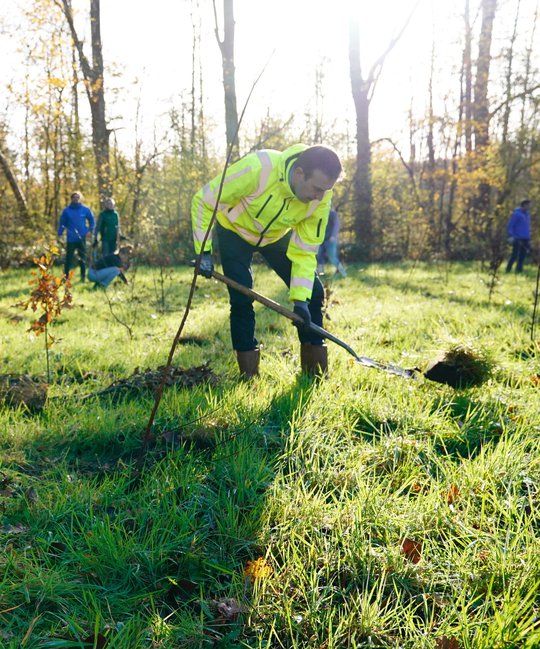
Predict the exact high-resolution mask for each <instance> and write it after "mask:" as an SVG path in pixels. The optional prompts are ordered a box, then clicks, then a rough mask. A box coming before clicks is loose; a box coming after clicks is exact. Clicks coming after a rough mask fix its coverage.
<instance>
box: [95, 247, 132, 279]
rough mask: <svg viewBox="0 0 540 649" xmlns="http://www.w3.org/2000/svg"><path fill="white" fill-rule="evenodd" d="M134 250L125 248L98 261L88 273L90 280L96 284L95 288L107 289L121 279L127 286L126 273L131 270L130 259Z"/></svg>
mask: <svg viewBox="0 0 540 649" xmlns="http://www.w3.org/2000/svg"><path fill="white" fill-rule="evenodd" d="M131 252H132V249H131V247H130V246H123V247H122V248H120V250H119V251H118V252H117V253H112V254H109V255H104V256H103V257H101V259H98V260H97V261H96V262H95V263H94V264H93V265H92V267H91V268H90V269H89V271H88V279H89V280H90V281H91V282H94V288H98V287H99V286H101V287H102V288H105V287H107V286H109V284H111V282H112V281H113V280H114V279H115V278H116V277H119V278H120V279H121V280H122V281H123V282H124V284H127V283H128V281H127V278H126V276H125V274H124V273H125V272H126V271H127V270H128V268H129V259H130V256H131Z"/></svg>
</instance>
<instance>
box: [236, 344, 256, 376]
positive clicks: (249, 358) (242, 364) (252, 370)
mask: <svg viewBox="0 0 540 649" xmlns="http://www.w3.org/2000/svg"><path fill="white" fill-rule="evenodd" d="M260 359H261V352H260V350H259V349H252V350H250V351H249V352H238V351H237V352H236V360H237V361H238V367H239V369H240V378H242V379H251V378H253V377H254V376H258V374H259V361H260Z"/></svg>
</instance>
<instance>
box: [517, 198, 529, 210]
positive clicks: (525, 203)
mask: <svg viewBox="0 0 540 649" xmlns="http://www.w3.org/2000/svg"><path fill="white" fill-rule="evenodd" d="M530 204H531V201H530V200H529V199H528V198H526V199H525V200H524V201H521V203H520V204H519V206H520V207H521V208H523V209H524V210H528V209H529V206H530Z"/></svg>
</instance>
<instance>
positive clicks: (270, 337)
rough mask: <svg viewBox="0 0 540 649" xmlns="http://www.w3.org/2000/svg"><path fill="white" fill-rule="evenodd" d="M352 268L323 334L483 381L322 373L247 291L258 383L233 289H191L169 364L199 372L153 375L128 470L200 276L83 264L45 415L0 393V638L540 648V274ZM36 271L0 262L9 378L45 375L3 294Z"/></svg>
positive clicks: (60, 327) (338, 368)
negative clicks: (535, 311)
mask: <svg viewBox="0 0 540 649" xmlns="http://www.w3.org/2000/svg"><path fill="white" fill-rule="evenodd" d="M349 271H350V273H349V277H348V278H347V279H344V280H343V279H340V280H336V281H334V282H332V281H331V282H329V285H328V298H329V299H328V305H327V319H326V320H325V326H326V328H327V329H329V330H331V331H332V332H333V333H335V334H336V335H337V336H339V337H340V338H342V339H343V340H345V341H346V342H347V343H348V344H350V345H351V346H352V347H353V348H354V349H355V350H356V351H357V352H358V353H359V354H362V355H365V356H369V357H372V358H374V359H376V360H380V361H385V362H390V363H395V364H398V365H401V366H403V367H407V368H413V367H418V368H421V369H423V368H425V367H426V365H427V364H428V363H429V362H430V361H431V360H433V359H434V358H436V357H437V355H438V353H439V352H440V351H444V350H446V349H448V347H449V346H451V345H454V344H456V343H457V344H462V345H468V346H471V347H473V348H475V349H477V350H481V351H482V352H483V353H485V354H486V355H488V356H489V358H491V361H492V363H493V371H492V374H491V376H490V378H489V379H488V380H486V381H485V382H484V383H482V384H481V385H480V386H477V387H474V388H468V389H462V390H456V389H453V388H451V387H449V386H447V385H443V384H440V383H436V382H433V381H429V380H428V379H426V378H424V377H423V375H422V374H420V375H419V378H418V380H408V379H404V378H400V377H397V376H392V375H389V374H387V373H384V372H381V371H378V370H374V369H368V368H365V367H363V366H361V365H358V364H355V363H354V362H353V361H352V357H351V356H350V355H349V354H347V352H346V351H344V350H343V349H341V348H340V347H338V346H336V345H333V344H332V343H329V356H330V363H331V368H330V369H331V373H330V376H329V378H328V379H327V380H323V381H320V382H313V381H311V380H309V379H308V378H307V377H299V375H298V366H299V358H298V355H299V354H298V352H299V350H298V343H297V340H296V331H295V329H294V327H292V325H291V324H290V322H289V321H287V320H286V319H285V318H282V317H281V316H279V315H276V314H275V313H273V312H271V311H269V310H267V309H266V310H265V309H264V308H263V307H259V306H257V307H256V310H257V318H258V336H259V338H260V340H261V342H262V343H263V348H262V364H261V376H260V377H259V378H258V379H257V380H254V381H252V382H249V383H244V382H240V381H238V379H237V372H236V364H235V361H234V358H233V355H232V352H231V350H230V342H229V331H228V306H227V295H226V289H225V288H224V286H223V285H221V284H218V283H217V282H214V281H207V280H204V279H199V280H198V289H197V291H196V294H195V298H194V302H193V305H192V309H191V312H190V314H189V317H188V320H187V324H186V327H185V330H184V332H183V334H182V336H183V341H182V343H181V344H180V345H179V347H178V350H177V352H176V355H175V359H174V365H175V366H178V367H179V368H183V369H189V368H199V369H198V370H196V371H195V376H196V377H197V376H199V374H197V372H199V373H200V375H201V376H202V374H203V370H201V369H200V368H201V366H203V365H204V364H205V363H208V367H207V374H208V376H210V377H211V378H212V377H213V380H212V381H209V382H207V383H204V382H203V383H201V384H199V385H195V386H192V387H181V386H175V385H172V386H168V387H166V388H165V390H164V394H163V399H162V402H161V405H160V408H159V410H158V413H157V416H156V420H155V424H154V433H155V440H154V441H153V442H152V444H151V445H150V446H149V448H148V449H147V450H146V452H145V454H144V457H143V460H144V462H143V463H142V464H141V461H140V457H141V456H140V451H141V442H142V438H143V435H144V431H145V428H146V424H147V422H148V419H149V416H150V413H151V410H152V405H153V403H154V400H153V394H152V392H151V391H150V390H145V389H144V386H143V385H142V384H141V383H140V382H139V383H138V382H137V381H138V377H142V376H144V372H145V370H147V369H152V370H156V368H158V367H159V366H160V365H163V363H164V362H165V360H166V358H167V355H168V352H169V349H170V346H171V343H172V340H173V338H174V335H175V333H176V330H177V328H178V325H179V323H180V320H181V318H182V315H183V311H184V308H185V304H186V300H187V296H188V293H189V287H190V283H191V278H192V270H191V269H188V268H174V269H167V270H166V272H160V270H159V269H151V268H139V269H137V270H136V272H135V273H134V272H131V271H130V272H131V275H130V278H131V280H132V282H131V285H130V286H128V287H124V286H123V285H119V284H114V285H113V286H111V287H110V288H109V289H108V290H107V292H106V293H105V292H103V291H101V290H100V291H93V290H91V288H90V287H89V286H87V285H81V284H80V283H79V282H78V280H77V279H75V282H74V287H73V294H74V301H73V306H72V308H70V309H69V310H65V311H64V312H63V313H62V314H61V315H60V317H59V319H58V321H57V322H56V323H55V324H54V325H53V328H52V333H53V335H54V336H55V338H56V339H57V340H56V343H55V344H54V346H53V347H52V350H51V357H50V360H51V375H52V376H51V383H50V386H49V391H48V400H47V403H46V405H45V407H44V408H43V409H38V410H34V411H30V410H28V409H25V408H23V407H20V408H13V407H10V406H8V405H4V406H0V461H1V468H0V549H1V552H0V566H1V569H0V646H1V647H5V648H6V649H19V648H21V647H24V648H49V649H52V648H60V647H96V648H100V649H103V647H107V648H108V649H139V648H140V649H143V648H148V649H150V648H160V649H161V648H163V649H165V648H167V649H173V648H175V649H176V648H178V647H201V648H203V647H220V648H223V649H225V648H233V647H252V648H263V647H267V648H276V647H283V648H301V647H312V648H314V649H335V648H337V647H351V648H354V647H392V648H398V647H399V648H411V649H413V648H425V649H428V648H429V649H435V648H436V649H460V648H468V649H495V648H498V649H503V648H505V649H506V648H510V647H524V648H525V647H526V648H529V649H533V648H534V647H540V619H539V606H540V598H539V593H538V590H539V584H540V537H539V534H540V501H539V498H540V496H539V489H540V453H539V450H540V449H539V446H540V442H539V433H540V408H539V404H540V398H539V397H540V376H539V373H540V346H539V343H538V334H537V340H536V342H535V341H532V340H531V321H532V307H533V299H534V289H535V271H534V269H531V268H529V269H528V270H527V272H526V273H525V274H523V275H519V276H516V275H513V274H512V275H503V276H502V279H501V281H500V282H499V283H498V284H497V286H496V287H495V291H494V293H493V295H492V296H491V299H490V298H489V286H488V284H489V278H488V277H487V275H486V274H485V273H484V272H482V270H481V268H480V266H479V265H477V264H468V265H466V264H454V265H439V266H435V265H432V266H427V265H422V264H416V265H413V264H393V265H373V266H369V267H362V268H360V267H351V268H350V269H349ZM255 275H256V279H255V288H256V289H257V290H259V291H260V292H262V293H264V294H265V295H267V296H268V297H271V298H273V299H275V300H277V301H280V302H281V303H283V304H286V301H287V294H286V291H285V289H284V287H282V285H280V284H279V280H278V279H277V278H276V277H275V276H274V275H273V274H272V273H270V272H269V271H267V270H266V269H265V268H264V267H262V266H257V267H256V270H255ZM30 277H31V276H30V271H29V270H17V271H3V272H2V273H1V275H0V280H1V284H0V287H1V288H0V316H1V317H0V341H1V345H2V354H1V361H0V362H1V368H0V373H2V374H7V373H11V374H13V373H17V374H27V375H31V376H34V377H36V376H42V377H43V376H44V375H45V373H46V362H45V351H44V340H43V337H35V336H34V334H31V333H29V332H28V331H27V330H28V327H29V325H30V322H31V318H32V313H31V312H25V311H22V310H21V309H20V308H15V307H13V305H14V304H15V303H17V302H19V301H21V300H24V299H26V298H27V297H28V294H29V287H28V281H29V279H30ZM539 326H540V325H539ZM537 331H538V329H537ZM205 371H206V370H205ZM210 371H211V373H210ZM205 376H206V374H205ZM128 377H131V378H132V382H131V383H130V384H129V385H128V386H127V387H126V389H123V390H116V391H114V390H112V391H109V392H105V393H104V394H101V395H100V394H96V393H98V392H100V391H103V390H105V389H106V388H108V387H109V386H111V385H112V384H114V383H115V382H116V383H117V384H118V382H119V381H122V380H123V379H127V378H128ZM136 387H140V388H141V389H135V388H136Z"/></svg>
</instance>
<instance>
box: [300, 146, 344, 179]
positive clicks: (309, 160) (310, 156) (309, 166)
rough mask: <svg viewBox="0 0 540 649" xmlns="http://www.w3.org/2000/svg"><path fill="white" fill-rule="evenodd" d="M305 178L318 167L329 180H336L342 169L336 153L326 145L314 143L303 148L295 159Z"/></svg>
mask: <svg viewBox="0 0 540 649" xmlns="http://www.w3.org/2000/svg"><path fill="white" fill-rule="evenodd" d="M296 166H298V167H300V168H301V169H302V171H303V172H304V174H305V176H306V178H309V177H310V176H311V174H312V173H313V172H314V171H315V169H319V171H322V172H323V173H324V174H325V175H327V176H328V178H330V180H337V179H338V178H339V176H340V175H341V172H342V171H343V167H342V166H341V161H340V159H339V158H338V154H337V153H336V152H335V151H334V150H333V149H330V148H329V147H327V146H322V145H316V146H310V147H308V148H307V149H304V151H302V153H301V154H300V155H299V156H298V159H297V160H296Z"/></svg>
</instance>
